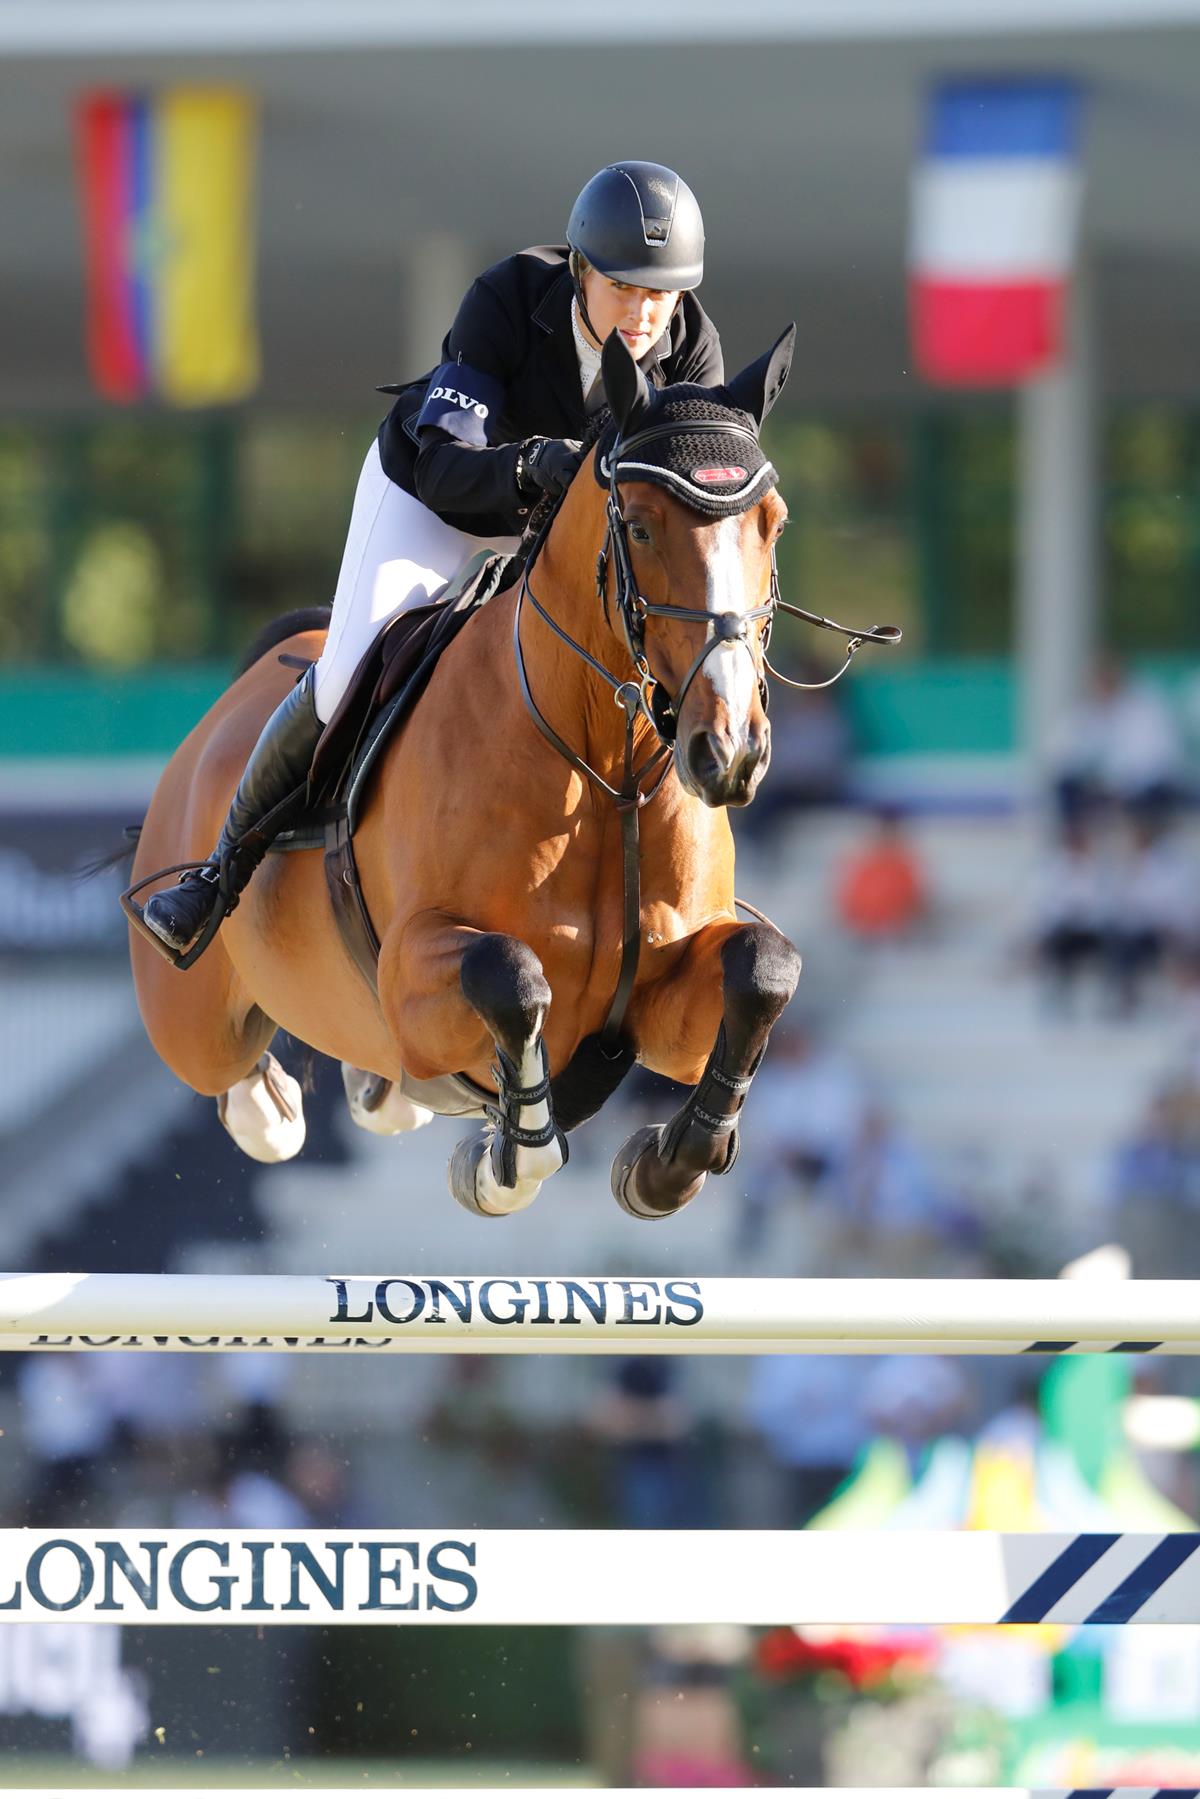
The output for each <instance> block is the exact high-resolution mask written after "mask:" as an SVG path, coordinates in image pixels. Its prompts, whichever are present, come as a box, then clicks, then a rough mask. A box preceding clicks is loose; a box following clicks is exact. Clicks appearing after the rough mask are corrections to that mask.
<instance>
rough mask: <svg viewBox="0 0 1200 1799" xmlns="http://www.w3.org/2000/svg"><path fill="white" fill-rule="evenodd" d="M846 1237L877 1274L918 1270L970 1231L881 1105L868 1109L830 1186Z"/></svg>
mask: <svg viewBox="0 0 1200 1799" xmlns="http://www.w3.org/2000/svg"><path fill="white" fill-rule="evenodd" d="M831 1198H832V1200H833V1203H834V1204H835V1205H836V1207H837V1210H838V1214H839V1216H840V1218H841V1219H842V1220H843V1222H844V1225H845V1229H846V1232H847V1235H848V1236H851V1235H852V1236H853V1237H854V1238H855V1239H857V1242H858V1243H859V1245H860V1246H862V1247H863V1248H869V1249H871V1250H872V1251H873V1252H874V1253H875V1254H877V1255H878V1257H879V1261H880V1267H881V1271H882V1270H884V1269H886V1271H887V1272H889V1273H895V1272H898V1271H899V1268H900V1264H901V1262H902V1261H908V1262H912V1263H913V1264H914V1266H913V1270H912V1271H913V1272H914V1273H917V1272H919V1271H921V1270H922V1269H923V1267H924V1265H925V1264H926V1263H927V1262H928V1259H929V1257H930V1255H931V1254H933V1253H934V1252H935V1251H936V1250H937V1249H939V1248H940V1247H943V1246H945V1245H946V1244H947V1243H948V1242H953V1241H955V1240H959V1241H961V1240H962V1239H963V1236H964V1233H967V1234H969V1233H970V1231H971V1229H972V1228H973V1227H972V1226H971V1225H970V1224H969V1221H968V1220H967V1217H966V1214H965V1211H964V1210H963V1209H961V1208H955V1207H954V1206H953V1205H951V1204H949V1203H948V1201H947V1198H946V1196H945V1195H944V1194H943V1193H942V1192H941V1191H940V1190H939V1187H938V1184H937V1182H936V1181H935V1179H934V1176H933V1171H932V1169H931V1168H930V1166H929V1163H928V1161H927V1159H926V1157H925V1155H924V1154H923V1153H922V1151H921V1150H920V1148H919V1147H918V1146H917V1144H916V1143H914V1142H913V1140H912V1138H911V1137H909V1136H908V1135H907V1134H906V1133H905V1132H904V1131H903V1130H901V1129H900V1127H899V1126H898V1125H897V1123H896V1121H895V1119H894V1118H893V1117H892V1116H891V1115H890V1114H889V1113H888V1112H887V1110H886V1109H885V1108H884V1107H883V1106H881V1105H876V1104H872V1105H869V1106H868V1107H867V1108H866V1110H865V1112H864V1114H863V1116H862V1119H861V1121H860V1124H859V1128H858V1131H857V1132H856V1134H855V1136H854V1138H853V1140H852V1141H851V1142H850V1144H849V1145H848V1147H847V1150H846V1152H845V1155H844V1156H843V1158H842V1160H841V1162H840V1164H839V1166H838V1168H837V1170H836V1175H835V1179H834V1181H833V1183H832V1192H831Z"/></svg>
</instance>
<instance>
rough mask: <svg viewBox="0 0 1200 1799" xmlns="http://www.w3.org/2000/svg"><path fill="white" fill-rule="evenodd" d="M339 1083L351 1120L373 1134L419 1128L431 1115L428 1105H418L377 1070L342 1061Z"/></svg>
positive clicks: (362, 1129) (393, 1134) (389, 1134)
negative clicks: (344, 1092) (372, 1072)
mask: <svg viewBox="0 0 1200 1799" xmlns="http://www.w3.org/2000/svg"><path fill="white" fill-rule="evenodd" d="M342 1085H343V1086H344V1087H345V1089H346V1102H347V1104H348V1106H349V1108H350V1117H351V1120H352V1122H353V1123H354V1124H356V1125H357V1126H358V1128H359V1130H360V1131H370V1132H371V1133H372V1134H373V1135H374V1136H376V1137H396V1136H399V1134H400V1133H401V1132H402V1131H419V1130H420V1129H421V1126H422V1125H424V1124H428V1123H429V1121H430V1119H431V1118H432V1117H433V1113H432V1112H431V1111H430V1110H429V1108H428V1106H419V1105H417V1103H416V1101H415V1100H411V1099H409V1098H407V1096H406V1095H405V1094H404V1093H402V1092H401V1090H400V1085H399V1083H398V1082H396V1081H389V1080H386V1079H385V1078H384V1076H383V1075H381V1074H368V1073H367V1071H366V1070H365V1069H362V1068H355V1066H354V1064H353V1063H352V1062H343V1063H342Z"/></svg>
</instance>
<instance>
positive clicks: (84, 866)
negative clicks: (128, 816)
mask: <svg viewBox="0 0 1200 1799" xmlns="http://www.w3.org/2000/svg"><path fill="white" fill-rule="evenodd" d="M123 834H124V838H125V841H124V842H123V843H122V844H121V845H120V847H119V848H118V849H115V850H101V851H100V852H99V853H98V854H97V855H95V856H89V857H88V859H87V861H86V862H81V863H80V864H79V866H78V868H77V869H76V870H75V879H76V880H77V881H90V880H91V879H92V876H93V875H102V874H107V872H108V870H109V869H110V868H123V867H125V866H126V865H127V864H128V863H131V862H132V861H133V855H134V851H135V850H136V849H137V846H138V838H139V837H140V836H141V834H142V827H141V825H126V826H125V830H124V833H123Z"/></svg>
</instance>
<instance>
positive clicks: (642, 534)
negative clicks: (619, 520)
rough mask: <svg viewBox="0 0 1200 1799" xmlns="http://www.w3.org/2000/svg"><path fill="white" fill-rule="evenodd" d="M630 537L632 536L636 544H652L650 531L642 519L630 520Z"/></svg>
mask: <svg viewBox="0 0 1200 1799" xmlns="http://www.w3.org/2000/svg"><path fill="white" fill-rule="evenodd" d="M629 535H630V537H632V539H633V541H634V543H649V542H650V533H649V531H647V529H646V527H645V525H643V523H642V521H641V519H637V518H631V519H630V521H629Z"/></svg>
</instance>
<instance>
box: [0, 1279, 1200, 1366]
mask: <svg viewBox="0 0 1200 1799" xmlns="http://www.w3.org/2000/svg"><path fill="white" fill-rule="evenodd" d="M100 1349H130V1350H163V1349H166V1350H178V1351H181V1352H188V1351H220V1352H224V1351H231V1350H232V1351H237V1350H255V1351H258V1350H277V1351H280V1352H292V1353H295V1352H309V1351H312V1352H324V1353H339V1352H343V1353H344V1352H351V1353H353V1352H364V1353H367V1352H371V1351H381V1352H385V1353H386V1352H388V1351H397V1352H400V1353H409V1354H411V1353H414V1352H415V1353H418V1354H420V1353H435V1354H471V1353H486V1354H515V1355H527V1354H539V1353H540V1354H548V1355H614V1354H618V1355H619V1354H631V1353H637V1354H639V1355H647V1354H649V1355H669V1354H683V1355H764V1354H776V1355H828V1354H837V1355H883V1354H906V1355H912V1354H928V1355H1063V1354H1082V1353H1095V1354H1114V1353H1123V1354H1136V1355H1154V1354H1163V1355H1200V1281H1182V1280H1181V1281H1112V1282H1105V1283H1100V1282H1097V1283H1091V1282H1085V1281H1033V1280H887V1279H879V1280H769V1279H759V1278H754V1279H745V1280H738V1279H729V1278H726V1277H718V1278H714V1279H709V1278H707V1277H704V1276H701V1277H696V1278H686V1277H682V1278H671V1279H665V1278H664V1279H649V1278H644V1277H632V1276H631V1277H629V1278H612V1277H603V1278H601V1277H596V1276H590V1275H589V1276H568V1275H558V1276H548V1275H414V1274H396V1275H374V1274H371V1275H344V1274H330V1275H205V1274H0V1351H4V1350H14V1351H15V1350H21V1351H24V1350H56V1351H61V1350H81V1351H83V1350H100Z"/></svg>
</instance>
